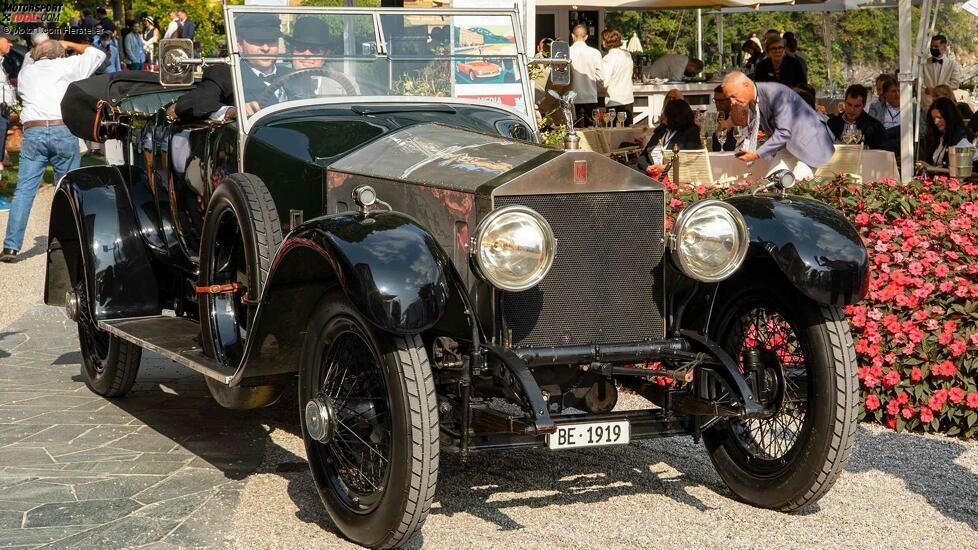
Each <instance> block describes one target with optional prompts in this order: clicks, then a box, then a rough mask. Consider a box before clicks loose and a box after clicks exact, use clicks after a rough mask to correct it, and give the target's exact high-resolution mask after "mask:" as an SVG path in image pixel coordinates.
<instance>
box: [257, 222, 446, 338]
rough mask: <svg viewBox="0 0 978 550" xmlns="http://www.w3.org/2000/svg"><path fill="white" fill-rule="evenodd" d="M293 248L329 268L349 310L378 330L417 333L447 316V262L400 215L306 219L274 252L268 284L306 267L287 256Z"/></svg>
mask: <svg viewBox="0 0 978 550" xmlns="http://www.w3.org/2000/svg"><path fill="white" fill-rule="evenodd" d="M297 249H302V250H303V253H304V254H305V255H309V257H310V258H313V257H318V259H319V261H321V262H324V263H325V264H328V265H329V267H330V270H329V271H330V272H331V273H330V274H331V275H332V276H335V279H336V282H337V283H338V284H339V285H340V286H341V287H342V288H343V290H344V292H345V293H346V295H347V297H348V298H349V299H350V301H351V302H352V303H353V305H354V306H355V307H356V308H357V309H358V310H359V311H360V312H361V313H362V314H363V315H364V316H365V317H366V318H367V319H368V320H369V321H370V322H371V323H373V324H375V325H376V326H377V327H378V328H380V329H381V330H384V331H387V332H392V333H396V334H416V333H418V332H422V331H424V330H426V329H428V328H430V327H432V326H433V325H434V324H435V323H437V322H438V320H439V319H440V318H441V316H442V315H443V314H444V312H445V309H446V306H447V304H448V298H449V294H450V291H449V272H450V270H451V269H452V267H451V260H450V259H449V258H448V256H447V254H445V252H444V251H443V250H442V248H441V246H439V245H438V243H437V242H436V241H435V238H434V237H432V236H431V234H430V233H428V231H427V230H425V229H424V228H422V227H421V226H420V225H419V224H418V223H417V222H416V221H414V220H413V219H411V218H410V217H408V216H406V215H404V214H401V213H397V212H380V213H376V214H371V215H369V216H363V215H360V214H355V213H346V214H338V215H332V216H325V217H321V218H316V219H313V220H310V221H308V222H306V223H305V224H303V225H302V226H300V227H299V228H298V229H297V230H295V231H293V232H292V233H290V234H289V236H288V237H287V238H286V240H285V242H283V243H282V246H281V247H280V248H279V252H278V254H277V255H276V259H275V262H274V263H273V265H272V270H271V273H270V275H269V281H270V283H269V284H271V285H275V284H276V280H277V279H279V277H283V278H286V279H287V278H289V277H292V276H294V275H295V273H292V271H294V270H297V269H298V270H302V271H304V270H307V269H309V267H308V266H298V265H296V262H295V260H294V258H292V254H294V253H295V251H296V250H297ZM310 253H311V255H310ZM304 261H308V260H306V259H304Z"/></svg>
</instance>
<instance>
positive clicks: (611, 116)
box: [604, 109, 615, 126]
mask: <svg viewBox="0 0 978 550" xmlns="http://www.w3.org/2000/svg"><path fill="white" fill-rule="evenodd" d="M604 120H605V125H606V126H614V124H615V110H614V109H608V113H607V114H606V115H605V117H604Z"/></svg>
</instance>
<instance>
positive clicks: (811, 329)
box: [703, 279, 859, 512]
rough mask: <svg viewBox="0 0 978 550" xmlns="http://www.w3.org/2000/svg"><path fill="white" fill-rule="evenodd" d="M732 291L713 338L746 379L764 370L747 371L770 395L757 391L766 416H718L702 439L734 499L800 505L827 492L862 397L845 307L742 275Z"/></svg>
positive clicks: (788, 508)
mask: <svg viewBox="0 0 978 550" xmlns="http://www.w3.org/2000/svg"><path fill="white" fill-rule="evenodd" d="M755 280H756V279H755ZM728 288H737V289H738V290H737V291H735V292H733V293H732V294H730V295H728V296H727V297H726V298H725V299H722V300H721V301H720V303H719V304H718V308H717V311H718V312H719V313H720V315H719V321H718V322H717V324H716V325H715V326H714V328H715V329H716V330H715V331H713V332H712V334H713V335H714V337H716V338H717V340H718V341H719V342H720V344H721V345H722V346H723V348H724V349H725V350H726V351H727V353H729V354H730V355H731V357H733V358H734V360H735V361H737V362H738V365H739V366H740V368H741V370H742V372H744V373H745V375H750V374H751V373H752V372H756V371H763V372H762V373H761V374H754V375H753V376H755V377H757V378H755V379H754V380H755V382H756V381H757V380H762V381H763V380H766V381H767V382H766V385H767V387H768V390H767V391H765V389H764V388H756V389H757V390H758V391H759V393H761V394H763V395H765V396H767V398H768V399H769V402H768V403H766V405H767V406H768V408H769V412H768V415H767V416H766V417H765V418H763V419H728V420H725V421H721V422H718V423H717V424H715V425H714V426H713V427H712V428H710V429H708V430H706V431H705V432H704V433H703V439H704V442H705V443H706V447H707V450H708V451H709V453H710V458H711V460H712V461H713V464H714V465H715V466H716V468H717V472H718V473H719V475H720V477H721V478H722V479H723V481H724V482H725V483H726V484H727V486H728V487H730V489H731V490H732V491H733V492H734V494H736V495H737V496H738V497H739V498H741V499H742V500H744V501H745V502H747V503H749V504H752V505H755V506H759V507H762V508H770V509H774V510H779V511H784V512H793V511H797V510H800V509H803V508H805V507H807V506H809V505H811V504H813V503H815V502H816V501H818V500H819V499H820V498H821V497H822V496H824V495H825V493H827V492H828V490H829V489H830V488H831V487H832V485H833V484H834V483H835V481H836V480H837V479H838V477H839V475H840V474H841V473H842V470H843V467H844V465H845V463H846V461H847V460H848V458H849V455H850V454H851V452H852V446H853V442H854V439H855V431H856V414H857V406H858V402H859V396H858V379H857V377H856V367H857V365H856V353H855V348H854V346H853V342H852V336H851V335H850V333H849V325H848V323H847V322H846V320H845V317H844V316H843V313H842V310H841V308H838V307H834V306H827V305H822V304H818V303H816V302H814V301H812V300H810V299H808V298H807V297H805V296H803V295H801V294H800V293H799V292H798V291H797V290H795V289H794V288H791V287H790V285H788V284H783V285H774V286H773V287H772V285H770V284H767V285H762V284H759V283H757V282H749V281H746V280H740V281H737V282H731V283H729V286H728ZM772 379H773V380H775V381H776V383H774V384H772V383H771V380H772ZM772 386H778V387H777V389H773V388H772Z"/></svg>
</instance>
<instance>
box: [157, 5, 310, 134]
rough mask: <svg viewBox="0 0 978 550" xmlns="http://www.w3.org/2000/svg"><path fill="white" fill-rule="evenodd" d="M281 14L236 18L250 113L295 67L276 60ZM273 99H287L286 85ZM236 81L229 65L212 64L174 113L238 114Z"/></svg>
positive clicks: (193, 115)
mask: <svg viewBox="0 0 978 550" xmlns="http://www.w3.org/2000/svg"><path fill="white" fill-rule="evenodd" d="M280 25H281V22H280V20H279V18H278V16H277V15H272V14H262V13H245V14H241V15H239V16H237V17H236V18H235V32H236V34H237V40H238V48H239V50H240V51H241V84H242V87H243V88H244V95H245V97H244V99H245V110H246V111H247V114H248V115H249V116H250V115H252V114H254V113H256V112H257V111H258V110H259V109H260V108H261V107H262V106H261V105H259V104H258V98H259V97H260V96H261V95H262V94H263V93H265V91H266V90H267V89H268V87H269V86H270V85H271V84H272V82H275V81H276V80H278V79H279V78H281V77H283V76H285V75H287V74H288V73H290V72H292V69H290V68H288V67H286V66H285V65H282V64H280V63H276V61H277V59H278V56H279V55H280V54H281V53H282V51H281V50H282V49H281V47H280V46H279V39H280V38H281V37H282V31H281V30H279V27H280ZM272 94H273V99H272V102H273V103H277V102H282V101H287V100H288V99H289V98H288V93H287V91H286V90H285V89H284V87H279V88H278V89H276V90H274V91H273V92H272ZM233 104H234V85H233V84H232V79H231V68H230V67H229V66H228V65H224V64H220V65H212V66H209V67H207V68H206V69H204V77H203V79H202V80H201V81H200V84H198V85H197V87H196V88H194V89H193V90H191V91H189V92H187V93H186V94H184V95H182V96H181V97H180V99H178V100H177V102H176V104H175V106H174V113H175V114H176V116H178V117H179V118H180V119H181V120H188V121H190V120H201V119H204V118H208V117H210V118H214V119H218V120H223V119H230V118H233V117H234V116H235V114H236V113H234V110H233V109H229V108H228V107H229V106H231V105H233Z"/></svg>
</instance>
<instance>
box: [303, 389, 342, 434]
mask: <svg viewBox="0 0 978 550" xmlns="http://www.w3.org/2000/svg"><path fill="white" fill-rule="evenodd" d="M305 416H306V431H307V432H309V437H311V438H313V439H315V440H316V441H319V442H320V443H327V442H328V441H329V440H331V439H332V438H333V434H334V433H336V415H335V413H333V407H332V403H331V402H330V400H329V399H328V398H324V397H315V398H313V399H311V400H310V401H309V402H308V403H306V412H305Z"/></svg>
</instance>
